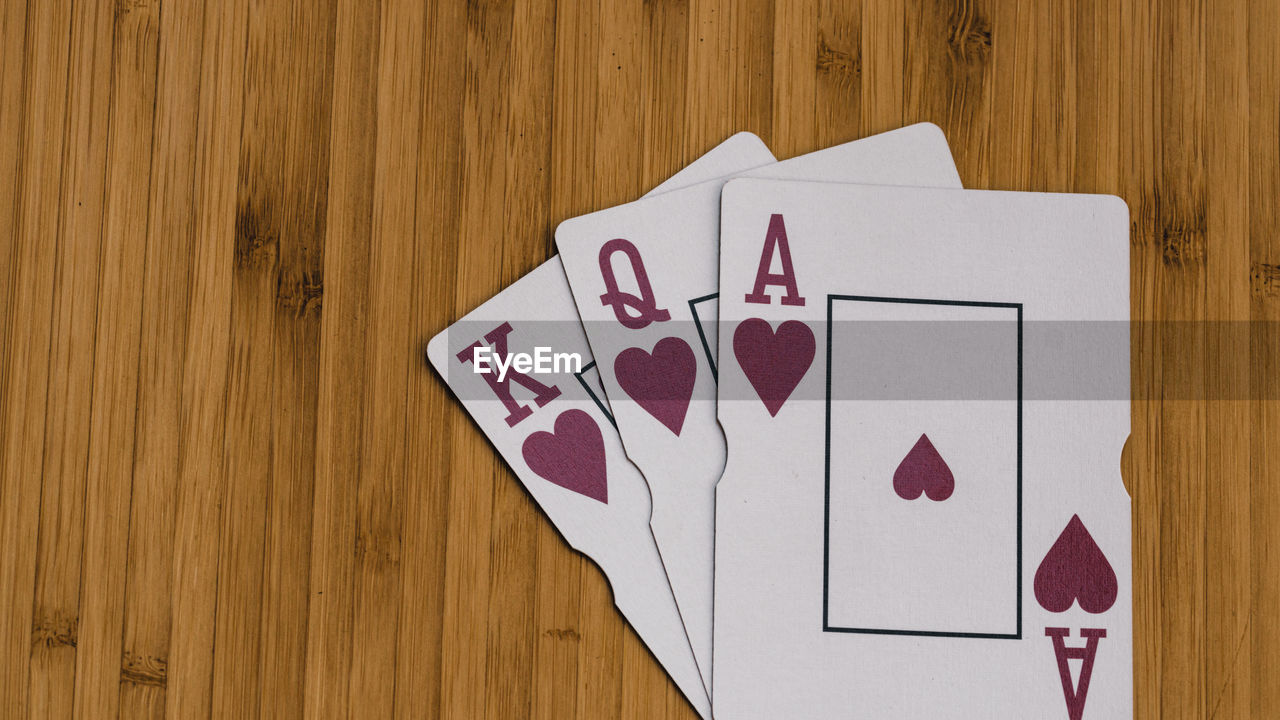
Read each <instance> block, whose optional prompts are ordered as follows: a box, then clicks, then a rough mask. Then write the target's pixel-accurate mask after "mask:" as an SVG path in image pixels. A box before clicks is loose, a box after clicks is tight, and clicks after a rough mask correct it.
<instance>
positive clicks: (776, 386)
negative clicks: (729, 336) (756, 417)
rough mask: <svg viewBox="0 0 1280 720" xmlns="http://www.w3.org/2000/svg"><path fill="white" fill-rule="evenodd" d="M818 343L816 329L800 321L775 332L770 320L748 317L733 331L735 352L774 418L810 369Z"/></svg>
mask: <svg viewBox="0 0 1280 720" xmlns="http://www.w3.org/2000/svg"><path fill="white" fill-rule="evenodd" d="M816 346H817V343H816V341H815V340H814V339H813V331H812V330H810V329H809V326H808V325H805V324H804V323H802V322H800V321H799V320H787V321H786V322H784V323H782V324H781V325H779V326H778V331H777V332H774V331H773V327H772V326H770V325H769V321H768V320H764V319H762V318H749V319H747V320H743V321H742V323H741V324H740V325H738V328H737V329H736V330H734V331H733V355H734V357H736V358H737V359H738V365H739V366H740V367H741V368H742V373H743V374H744V375H746V376H747V380H749V381H750V382H751V387H753V388H755V389H756V394H757V395H759V396H760V399H761V400H762V401H764V406H765V408H766V409H767V410H768V411H769V415H771V416H773V417H777V415H778V411H779V410H781V409H782V405H783V403H785V402H786V401H787V398H789V397H791V393H792V392H793V391H794V390H795V389H796V386H797V385H799V384H800V381H801V380H802V379H804V374H805V373H806V372H808V371H809V366H810V365H812V364H813V352H814V349H815V347H816Z"/></svg>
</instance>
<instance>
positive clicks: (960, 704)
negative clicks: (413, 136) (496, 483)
mask: <svg viewBox="0 0 1280 720" xmlns="http://www.w3.org/2000/svg"><path fill="white" fill-rule="evenodd" d="M1128 224H1129V219H1128V210H1127V207H1126V206H1125V204H1124V203H1123V202H1122V201H1120V200H1118V199H1117V198H1114V197H1110V196H1100V195H1066V194H1050V193H1019V192H992V191H982V190H963V189H960V179H959V176H958V175H957V173H956V169H955V165H954V163H953V161H952V157H951V153H950V149H949V148H948V146H947V143H946V140H945V138H944V137H943V135H942V133H941V131H940V130H939V129H938V128H937V127H936V126H933V125H930V124H927V123H922V124H918V125H913V126H908V127H905V128H902V129H899V130H895V131H892V132H887V133H883V134H880V135H875V136H871V137H868V138H864V139H862V140H857V141H854V142H850V143H846V144H844V145H839V146H835V147H832V148H828V149H825V150H820V151H818V152H814V153H810V154H808V155H803V156H800V157H797V158H793V159H790V160H785V161H782V162H774V159H773V157H772V155H771V154H770V153H769V151H768V150H767V148H766V147H765V146H764V144H763V143H762V142H761V141H760V140H759V138H756V137H755V136H754V135H750V134H748V133H740V134H738V135H735V136H733V137H731V138H729V139H728V140H726V141H725V142H724V143H722V144H721V145H719V146H717V147H716V148H715V149H713V150H712V151H711V152H709V153H708V154H707V155H705V156H703V157H702V158H700V159H699V160H698V161H696V162H695V163H694V164H692V165H690V166H689V167H688V168H686V169H685V170H684V171H682V172H680V173H678V174H677V175H675V176H673V177H672V178H671V179H670V180H668V181H667V182H666V183H664V184H663V185H661V186H659V187H658V188H657V189H655V190H654V191H653V192H652V193H650V195H648V196H646V197H645V198H643V199H641V200H637V201H635V202H631V203H627V204H624V205H620V206H617V207H614V208H607V209H602V210H600V211H597V212H594V213H591V214H588V215H585V216H581V217H578V218H572V219H570V220H567V221H565V222H564V223H562V224H561V225H560V226H559V227H558V228H557V230H556V245H557V248H558V249H559V251H560V255H559V256H558V257H553V258H551V259H550V260H549V261H547V262H546V263H544V264H543V265H541V266H539V267H538V268H536V269H535V270H533V271H532V272H531V273H529V274H528V275H526V276H525V277H523V278H521V279H520V280H519V281H517V282H516V283H514V284H513V285H511V286H510V287H508V288H507V289H505V290H503V291H502V292H501V293H499V294H498V295H497V296H495V297H494V298H493V299H491V300H489V301H488V302H486V303H484V304H482V305H481V306H480V307H478V308H476V309H475V310H473V311H472V312H470V313H468V314H467V315H466V316H465V317H463V318H462V319H461V320H459V321H457V322H456V323H454V324H453V325H451V326H450V327H449V328H448V329H447V330H445V331H443V332H441V333H440V334H439V335H437V336H436V337H435V338H433V339H432V340H431V342H430V344H429V346H428V356H429V359H430V361H431V364H432V365H433V366H434V367H435V368H436V370H437V371H438V372H439V373H440V375H441V377H442V378H444V380H445V382H446V383H447V384H448V385H449V387H450V389H451V390H452V391H453V393H454V394H455V395H456V396H457V398H458V399H459V401H460V402H461V404H462V405H463V407H464V408H465V409H466V410H467V412H468V413H469V414H470V415H471V416H472V417H473V418H474V420H475V422H476V424H477V425H478V426H479V427H480V429H481V430H482V431H483V432H484V433H485V435H486V436H488V438H489V439H490V441H491V442H492V443H493V446H494V447H495V449H496V450H497V451H498V452H499V454H501V455H502V457H503V458H504V459H505V460H506V462H507V463H508V464H509V465H510V466H511V468H512V470H513V471H514V474H515V476H516V477H517V479H518V480H519V481H520V482H521V484H522V485H523V486H524V487H525V488H526V489H527V490H528V492H529V494H530V496H531V497H532V498H533V500H534V501H535V502H536V503H537V504H538V505H539V506H540V507H541V508H542V510H543V511H544V512H545V513H546V515H547V517H548V518H549V519H550V520H551V522H552V523H553V524H554V525H555V526H556V528H557V529H558V530H559V531H560V533H561V534H562V535H563V536H564V538H565V540H566V541H567V542H568V543H569V544H570V545H571V546H573V547H574V548H576V549H578V550H579V551H581V552H583V553H584V554H586V555H588V556H589V557H591V558H592V559H593V560H594V561H595V562H596V563H597V564H598V565H599V566H600V567H601V569H602V570H603V571H604V573H605V574H606V576H608V578H609V581H610V584H611V586H612V588H613V591H614V597H615V602H616V604H617V606H618V608H619V610H620V611H621V613H622V615H623V616H624V617H625V618H626V619H627V620H628V622H630V623H631V625H632V626H633V627H634V628H635V629H636V632H637V634H638V635H639V636H640V638H641V639H642V640H643V641H644V642H645V644H646V645H647V646H648V647H649V649H650V650H651V651H652V652H653V655H654V657H655V659H656V660H657V661H658V662H659V663H661V664H662V666H663V668H664V669H665V671H666V672H667V674H668V675H669V676H670V677H671V679H672V681H673V682H674V683H675V684H676V685H677V686H678V687H679V689H680V690H681V692H682V693H683V694H684V696H685V697H686V698H687V699H688V700H689V702H690V703H691V705H692V706H693V708H694V709H695V710H696V711H697V712H698V713H699V714H700V715H701V716H702V717H704V718H711V717H713V716H714V717H716V718H721V719H737V718H780V717H781V718H790V717H797V718H808V717H812V718H826V717H840V718H907V719H923V718H977V717H982V718H986V717H1001V718H1002V717H1011V718H1065V719H1066V720H1085V719H1086V718H1121V717H1132V708H1133V697H1132V695H1133V689H1132V663H1133V660H1132V658H1133V648H1132V642H1133V640H1132V628H1133V621H1132V610H1131V608H1132V579H1131V577H1132V569H1131V562H1132V560H1131V550H1130V503H1129V496H1128V494H1127V492H1126V491H1125V489H1124V486H1123V484H1122V482H1121V478H1120V453H1121V449H1122V447H1123V445H1124V442H1125V441H1126V439H1127V437H1128V434H1129V412H1130V407H1129V344H1128V343H1129V333H1128V320H1129V273H1128Z"/></svg>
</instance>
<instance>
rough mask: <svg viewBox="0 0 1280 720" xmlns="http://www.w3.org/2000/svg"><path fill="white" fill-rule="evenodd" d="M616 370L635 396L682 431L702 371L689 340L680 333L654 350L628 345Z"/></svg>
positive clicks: (662, 420)
mask: <svg viewBox="0 0 1280 720" xmlns="http://www.w3.org/2000/svg"><path fill="white" fill-rule="evenodd" d="M613 374H614V375H615V376H616V377H617V378H618V384H619V385H621V386H622V389H623V390H625V391H626V392H627V394H628V395H630V396H631V399H632V400H635V401H636V403H637V404H638V405H639V406H640V407H642V408H644V409H645V410H646V411H648V413H649V414H650V415H652V416H654V417H655V418H657V420H658V422H660V423H662V424H663V425H666V426H667V428H668V429H669V430H671V432H673V433H675V434H676V435H677V436H679V435H680V429H681V428H683V427H684V416H685V413H686V412H688V410H689V400H690V399H691V398H692V397H693V383H694V380H695V379H696V378H697V374H698V363H697V360H695V359H694V356H693V348H691V347H689V343H687V342H685V341H684V340H681V339H680V338H677V337H666V338H662V339H661V340H659V341H658V344H657V345H654V346H653V353H652V354H650V353H647V352H645V351H644V350H641V349H640V348H627V349H626V350H623V351H622V352H620V353H618V357H616V358H614V361H613Z"/></svg>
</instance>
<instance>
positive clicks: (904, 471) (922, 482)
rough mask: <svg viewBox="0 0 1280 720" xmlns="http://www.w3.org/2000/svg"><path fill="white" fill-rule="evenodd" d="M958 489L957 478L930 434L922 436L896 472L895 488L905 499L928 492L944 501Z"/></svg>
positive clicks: (894, 473) (939, 500)
mask: <svg viewBox="0 0 1280 720" xmlns="http://www.w3.org/2000/svg"><path fill="white" fill-rule="evenodd" d="M955 489H956V478H955V476H954V475H952V474H951V468H950V467H948V466H947V461H946V460H943V459H942V456H941V455H939V454H938V450H937V448H935V447H934V446H933V443H932V442H929V436H928V435H921V436H920V439H919V440H917V441H916V444H915V446H914V447H912V448H911V451H910V452H908V453H907V456H906V457H904V458H902V462H900V463H898V469H897V470H895V471H894V472H893V491H894V492H896V493H898V497H900V498H902V499H903V500H915V499H916V498H918V497H920V494H921V493H924V494H925V495H927V496H929V499H930V500H934V501H936V502H942V501H943V500H946V499H947V498H949V497H951V493H952V492H954V491H955Z"/></svg>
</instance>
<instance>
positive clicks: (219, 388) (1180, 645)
mask: <svg viewBox="0 0 1280 720" xmlns="http://www.w3.org/2000/svg"><path fill="white" fill-rule="evenodd" d="M920 120H929V121H933V122H936V123H938V124H939V125H940V126H941V127H942V128H943V130H944V131H945V132H946V134H947V137H948V139H949V140H950V142H951V145H952V149H953V152H954V155H955V157H956V162H957V165H958V167H959V170H960V175H961V178H962V179H963V181H964V182H965V184H966V186H968V187H974V188H994V189H1017V190H1045V191H1072V192H1105V193H1115V194H1118V195H1120V196H1121V197H1123V198H1124V199H1125V200H1126V201H1127V202H1128V204H1129V207H1130V213H1131V230H1132V232H1131V279H1132V285H1131V290H1132V313H1133V318H1134V320H1135V323H1134V326H1133V338H1132V339H1133V344H1132V351H1133V352H1132V381H1133V391H1134V398H1135V400H1134V405H1133V434H1132V436H1131V437H1130V439H1129V442H1128V444H1127V446H1126V449H1125V453H1124V457H1123V459H1122V467H1123V473H1124V477H1125V482H1126V485H1127V487H1128V489H1129V490H1130V492H1131V494H1132V497H1133V509H1134V528H1133V539H1134V578H1133V580H1134V593H1135V599H1134V602H1135V606H1134V611H1135V616H1134V617H1135V638H1134V641H1135V642H1134V648H1135V658H1134V661H1135V662H1134V680H1135V691H1136V698H1135V711H1136V715H1137V717H1140V718H1157V717H1188V718H1191V717H1196V718H1211V717H1212V718H1260V717H1272V716H1277V715H1280V683H1277V682H1276V681H1275V679H1274V676H1275V668H1276V667H1277V663H1280V579H1278V578H1280V530H1278V529H1277V528H1280V331H1277V328H1278V327H1280V210H1277V207H1276V198H1277V197H1280V7H1277V5H1276V4H1275V3H1267V2H1253V3H1246V2H1233V1H1231V0H1177V1H1174V2H1154V1H1153V0H1121V1H1118V2H1109V1H1107V0H1054V1H1053V2H1043V3H1001V2H994V1H993V0H960V1H959V2H941V1H940V0H887V1H885V2H836V1H834V0H800V1H798V2H788V3H782V2H772V1H766V2H748V1H747V0H727V1H723V2H721V1H718V0H717V1H713V0H623V1H622V2H605V3H578V2H568V1H565V0H560V1H557V0H504V1H500V2H468V3H461V2H454V1H452V0H428V1H427V2H421V1H417V2H410V1H405V0H376V1H375V2H357V1H356V0H320V1H319V2H311V1H310V0H305V1H304V0H234V1H232V2H216V3H215V2H207V1H206V2H178V1H177V0H106V1H104V2H80V1H76V2H72V1H70V0H48V1H44V0H42V1H41V2H26V1H24V0H2V2H0V179H3V182H0V320H2V322H0V431H2V432H3V436H2V437H0V472H2V473H3V475H2V476H0V547H2V548H3V552H2V553H0V606H3V612H0V708H2V710H0V715H3V716H4V717H15V718H17V717H39V718H65V717H77V718H114V717H126V718H138V717H156V718H159V717H166V718H218V717H238V718H240V717H243V718H258V717H261V718H294V717H349V716H350V717H399V718H415V719H416V718H424V717H426V718H431V717H444V718H466V719H468V720H470V719H472V718H504V719H505V718H513V717H534V718H557V719H560V718H582V719H584V720H588V719H589V720H597V719H598V718H671V719H673V720H674V719H675V718H689V717H692V716H693V713H692V711H691V709H690V708H689V707H688V706H687V704H686V703H685V702H684V700H683V699H682V698H681V696H680V694H679V693H678V691H676V689H675V688H674V686H673V685H672V684H671V683H670V682H669V681H668V680H667V678H666V677H665V675H664V674H663V673H662V671H661V670H660V668H659V667H658V666H657V665H656V663H655V662H654V661H653V659H652V657H651V656H650V655H649V653H648V651H647V650H646V649H645V648H644V645H643V643H641V642H640V640H639V638H638V637H636V635H635V633H634V632H632V631H631V630H630V629H629V628H628V627H627V626H626V625H625V623H623V622H622V621H621V619H620V617H619V615H618V614H617V612H616V611H615V610H614V608H613V605H612V596H611V593H610V590H609V587H608V584H607V582H606V581H605V580H604V578H603V576H602V575H601V574H600V572H599V570H598V568H596V567H595V566H594V565H593V564H592V563H591V562H590V561H588V560H586V559H584V558H582V557H580V556H577V555H576V554H574V553H573V552H572V551H570V550H569V549H568V548H567V547H566V546H565V544H564V542H563V540H562V539H561V538H560V537H559V535H558V534H557V533H556V532H555V530H554V528H552V527H551V526H550V524H549V523H548V522H547V521H546V520H545V518H543V517H542V516H541V514H540V513H539V512H538V510H537V508H536V507H535V506H534V505H533V504H532V503H531V501H530V499H529V497H528V496H527V495H526V494H525V493H524V492H523V490H521V488H520V487H519V485H518V484H517V483H516V482H515V481H514V480H513V479H512V477H511V474H510V471H509V470H507V469H506V467H505V466H504V465H503V463H502V462H501V460H500V459H499V458H498V457H497V456H496V455H495V454H494V452H493V450H492V448H491V447H490V446H489V445H488V443H487V442H486V441H485V440H484V438H483V436H482V435H481V434H480V433H479V432H478V430H477V429H476V428H475V426H474V425H473V424H472V423H471V422H470V420H469V419H468V418H467V417H466V415H465V413H463V412H462V411H461V409H460V407H459V406H458V404H457V403H456V401H454V400H453V398H452V397H451V396H450V395H449V393H448V391H447V390H446V389H445V388H444V387H443V385H442V383H440V382H439V381H438V379H437V378H435V377H434V375H433V374H432V373H431V372H430V370H429V369H428V367H427V366H426V364H425V362H424V361H423V344H424V343H425V341H426V340H427V339H428V338H429V337H430V336H431V335H433V334H434V333H435V332H437V331H438V330H440V329H441V328H443V327H445V326H446V325H447V324H449V323H450V322H451V321H453V320H454V319H456V318H457V317H458V316H460V315H461V314H463V313H465V312H467V311H469V310H470V309H472V308H474V307H475V306H476V305H478V304H479V303H481V302H483V301H484V300H486V299H487V298H489V297H491V296H492V295H493V294H494V293H496V292H498V291H499V290H501V289H502V288H503V287H505V286H506V285H508V284H510V283H511V282H513V281H514V280H516V279H518V278H519V277H521V276H522V275H523V274H525V273H526V272H528V271H529V270H531V269H532V268H534V267H536V266H537V265H538V264H539V263H541V262H542V261H544V260H545V259H546V258H547V257H549V256H550V255H551V254H552V252H553V251H554V248H553V243H552V232H553V230H554V227H555V225H556V224H557V223H558V222H560V221H561V220H563V219H565V218H568V217H571V216H574V215H577V214H580V213H583V212H588V211H591V210H594V209H597V208H600V207H604V206H607V205H611V204H615V203H619V202H625V201H627V200H631V199H633V198H635V197H637V196H639V195H640V194H642V193H643V192H644V191H645V190H646V189H647V188H649V187H652V186H654V185H656V184H657V183H659V182H661V181H662V180H663V179H665V178H666V177H667V176H669V175H670V174H672V173H674V172H675V171H676V170H678V169H679V168H680V167H682V166H683V165H684V164H686V163H688V162H689V161H690V160H692V159H693V158H694V157H696V156H697V155H698V154H700V153H701V152H704V151H705V150H707V149H708V148H710V147H711V146H713V145H714V144H715V143H717V142H719V141H720V140H722V139H724V138H725V137H727V136H728V135H729V134H731V133H733V132H736V131H738V130H750V131H753V132H756V133H758V134H759V135H760V136H761V137H762V138H763V139H764V140H765V141H766V142H767V143H768V144H769V146H770V147H771V148H772V149H773V150H774V152H775V153H776V154H777V155H778V156H779V157H780V158H785V157H791V156H794V155H796V154H800V153H803V152H808V151H812V150H815V149H818V148H820V147H823V146H826V145H830V144H833V143H838V142H843V141H846V140H851V139H854V138H857V137H860V136H863V135H867V134H871V133H875V132H880V131H884V130H888V129H892V128H894V127H897V126H900V125H903V124H906V123H911V122H916V121H920Z"/></svg>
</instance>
